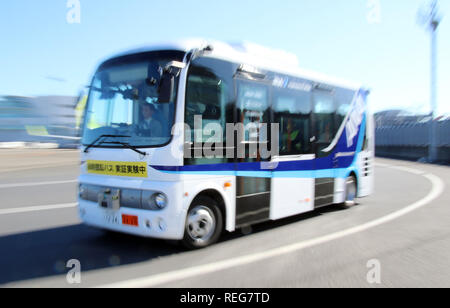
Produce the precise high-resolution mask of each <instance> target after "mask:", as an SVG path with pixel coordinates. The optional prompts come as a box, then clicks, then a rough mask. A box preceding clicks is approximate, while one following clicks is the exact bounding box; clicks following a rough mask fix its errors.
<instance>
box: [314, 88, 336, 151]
mask: <svg viewBox="0 0 450 308" xmlns="http://www.w3.org/2000/svg"><path fill="white" fill-rule="evenodd" d="M314 117H315V125H314V126H315V133H316V154H317V156H318V157H325V156H327V155H329V154H330V153H326V152H323V151H322V150H323V149H325V148H327V147H328V146H329V145H330V144H331V142H332V141H333V139H334V136H335V134H336V129H335V125H334V117H335V104H334V96H333V95H332V93H331V92H330V93H328V92H322V91H320V92H319V91H318V92H316V93H315V94H314Z"/></svg>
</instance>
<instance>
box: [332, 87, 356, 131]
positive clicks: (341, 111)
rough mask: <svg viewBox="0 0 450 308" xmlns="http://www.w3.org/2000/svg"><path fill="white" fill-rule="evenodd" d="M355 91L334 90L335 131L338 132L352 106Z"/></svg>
mask: <svg viewBox="0 0 450 308" xmlns="http://www.w3.org/2000/svg"><path fill="white" fill-rule="evenodd" d="M354 96H355V91H352V90H346V89H337V90H336V120H335V121H336V130H339V128H340V127H341V125H342V124H343V122H344V119H345V117H346V116H347V114H348V113H349V111H350V108H351V106H352V102H353V98H354Z"/></svg>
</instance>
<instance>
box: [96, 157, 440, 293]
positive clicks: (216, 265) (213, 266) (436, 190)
mask: <svg viewBox="0 0 450 308" xmlns="http://www.w3.org/2000/svg"><path fill="white" fill-rule="evenodd" d="M386 167H389V168H393V169H398V170H401V171H408V172H410V171H412V169H411V168H408V170H406V169H405V168H403V167H394V166H387V165H386ZM414 174H420V175H422V176H424V177H425V178H427V179H428V180H429V181H430V182H431V184H432V189H431V191H430V192H429V194H428V195H427V196H426V197H424V198H423V199H421V200H419V201H417V202H415V203H413V204H411V205H409V206H407V207H405V208H403V209H401V210H399V211H396V212H393V213H391V214H388V215H386V216H383V217H381V218H378V219H375V220H373V221H370V222H367V223H364V224H362V225H359V226H356V227H353V228H349V229H346V230H343V231H338V232H335V233H331V234H328V235H325V236H321V237H318V238H314V239H311V240H307V241H303V242H300V243H295V244H291V245H287V246H283V247H279V248H275V249H271V250H268V251H264V252H259V253H254V254H249V255H246V256H241V257H236V258H232V259H229V260H224V261H218V262H213V263H209V264H204V265H199V266H194V267H190V268H186V269H181V270H175V271H171V272H167V273H161V274H156V275H153V276H149V277H144V278H137V279H131V280H127V281H123V282H117V283H113V284H108V285H104V286H101V287H102V288H103V287H106V288H142V287H154V286H158V285H162V284H165V283H169V282H174V281H180V280H183V279H188V278H191V277H196V276H199V275H205V274H209V273H213V272H219V271H223V270H226V269H229V268H233V267H237V266H242V265H246V264H250V263H254V262H259V261H262V260H265V259H269V258H274V257H277V256H281V255H285V254H289V253H292V252H296V251H300V250H302V249H305V248H309V247H312V246H317V245H320V244H324V243H327V242H330V241H333V240H337V239H340V238H343V237H347V236H349V235H353V234H356V233H359V232H362V231H366V230H368V229H371V228H374V227H377V226H380V225H382V224H385V223H388V222H390V221H393V220H395V219H398V218H400V217H402V216H404V215H406V214H408V213H411V212H413V211H415V210H417V209H419V208H421V207H423V206H425V205H427V204H429V203H430V202H431V201H433V200H434V199H436V198H437V197H439V196H440V195H441V194H442V192H443V191H444V187H445V184H444V182H443V181H442V180H441V179H440V178H439V177H437V176H435V175H433V174H430V173H424V172H421V171H419V170H415V169H414Z"/></svg>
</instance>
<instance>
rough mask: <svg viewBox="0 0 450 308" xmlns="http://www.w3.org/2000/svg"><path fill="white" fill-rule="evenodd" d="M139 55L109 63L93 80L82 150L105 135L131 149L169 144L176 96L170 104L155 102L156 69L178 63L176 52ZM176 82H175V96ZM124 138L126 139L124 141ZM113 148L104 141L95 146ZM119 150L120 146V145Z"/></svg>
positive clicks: (100, 69)
mask: <svg viewBox="0 0 450 308" xmlns="http://www.w3.org/2000/svg"><path fill="white" fill-rule="evenodd" d="M161 53H162V52H159V53H153V54H140V55H135V56H127V57H124V58H119V59H115V60H112V61H108V62H106V63H105V64H103V65H102V66H101V67H100V68H99V70H98V71H97V73H96V74H95V77H94V79H93V82H92V85H91V87H90V88H91V89H90V95H89V99H88V105H87V109H86V118H85V124H84V132H83V138H82V143H83V145H85V146H88V145H90V144H91V143H93V142H95V141H96V140H97V139H98V138H99V137H101V136H104V135H110V136H118V137H119V136H120V137H121V140H120V141H121V142H126V143H127V144H129V145H131V146H133V147H141V148H145V147H156V146H163V145H166V144H168V143H169V142H170V139H171V130H172V125H173V121H174V117H175V115H174V113H175V100H176V95H175V94H176V93H174V94H173V95H172V97H173V101H171V102H168V103H159V102H158V83H159V80H158V78H159V76H154V74H152V72H154V68H155V67H161V68H162V67H164V66H165V65H166V64H167V63H168V62H170V61H173V60H180V58H181V55H179V54H178V53H176V52H171V53H170V54H167V53H169V52H166V55H164V57H162V56H161ZM177 84H178V80H175V86H174V92H175V91H176V89H177ZM124 136H127V137H126V138H125V139H124ZM101 145H102V146H105V147H112V146H117V145H118V144H117V143H108V142H107V141H105V142H104V143H103V144H98V146H101ZM119 146H120V145H119Z"/></svg>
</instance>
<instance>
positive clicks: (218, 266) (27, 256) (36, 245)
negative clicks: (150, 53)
mask: <svg viewBox="0 0 450 308" xmlns="http://www.w3.org/2000/svg"><path fill="white" fill-rule="evenodd" d="M78 167H79V162H78V153H77V152H75V151H58V150H56V151H55V150H39V151H34V150H28V151H26V150H3V151H0V200H1V202H0V247H2V248H1V251H2V253H1V254H0V286H1V287H96V286H119V287H224V288H234V287H276V288H278V287H450V258H449V257H450V223H449V222H450V191H449V189H448V187H449V185H450V168H449V167H444V166H435V165H426V164H419V163H411V162H405V161H398V160H386V159H377V164H376V193H375V194H374V195H372V196H371V197H368V198H364V199H362V200H361V204H360V205H359V206H357V207H354V208H352V209H349V210H341V209H339V208H338V207H335V206H332V207H328V208H323V209H321V210H318V211H316V212H314V213H308V214H304V215H300V216H296V217H292V218H288V219H284V220H281V221H277V222H267V223H263V224H260V225H257V226H254V227H253V228H252V229H251V230H244V231H245V232H243V231H242V230H240V231H236V232H234V233H231V234H226V235H225V236H224V237H223V238H222V240H221V241H220V242H219V243H218V244H216V245H214V246H212V247H210V248H207V249H204V250H200V251H186V250H185V249H183V248H181V247H180V246H177V245H175V244H174V243H170V242H166V241H161V240H153V239H143V238H137V237H132V236H128V235H114V234H109V233H106V232H103V231H99V230H95V229H92V228H89V227H87V226H84V225H82V224H80V220H79V219H78V216H77V210H76V207H75V205H76V187H77V184H76V181H75V180H76V178H77V176H78ZM243 233H248V234H245V235H244V234H243ZM71 259H77V260H79V261H80V263H81V270H82V272H81V284H74V285H72V284H68V282H67V280H66V275H67V272H68V271H69V270H70V269H69V268H66V263H67V262H68V261H69V260H71ZM373 262H375V263H373ZM374 264H376V268H378V266H379V268H380V275H379V278H380V281H379V282H380V283H376V281H375V283H370V282H374V281H373V280H370V281H369V280H368V279H367V276H368V273H369V276H370V277H373V276H371V275H372V274H371V273H373V272H371V271H372V270H373V269H374V268H375V267H373V266H374ZM377 277H378V276H377Z"/></svg>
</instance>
